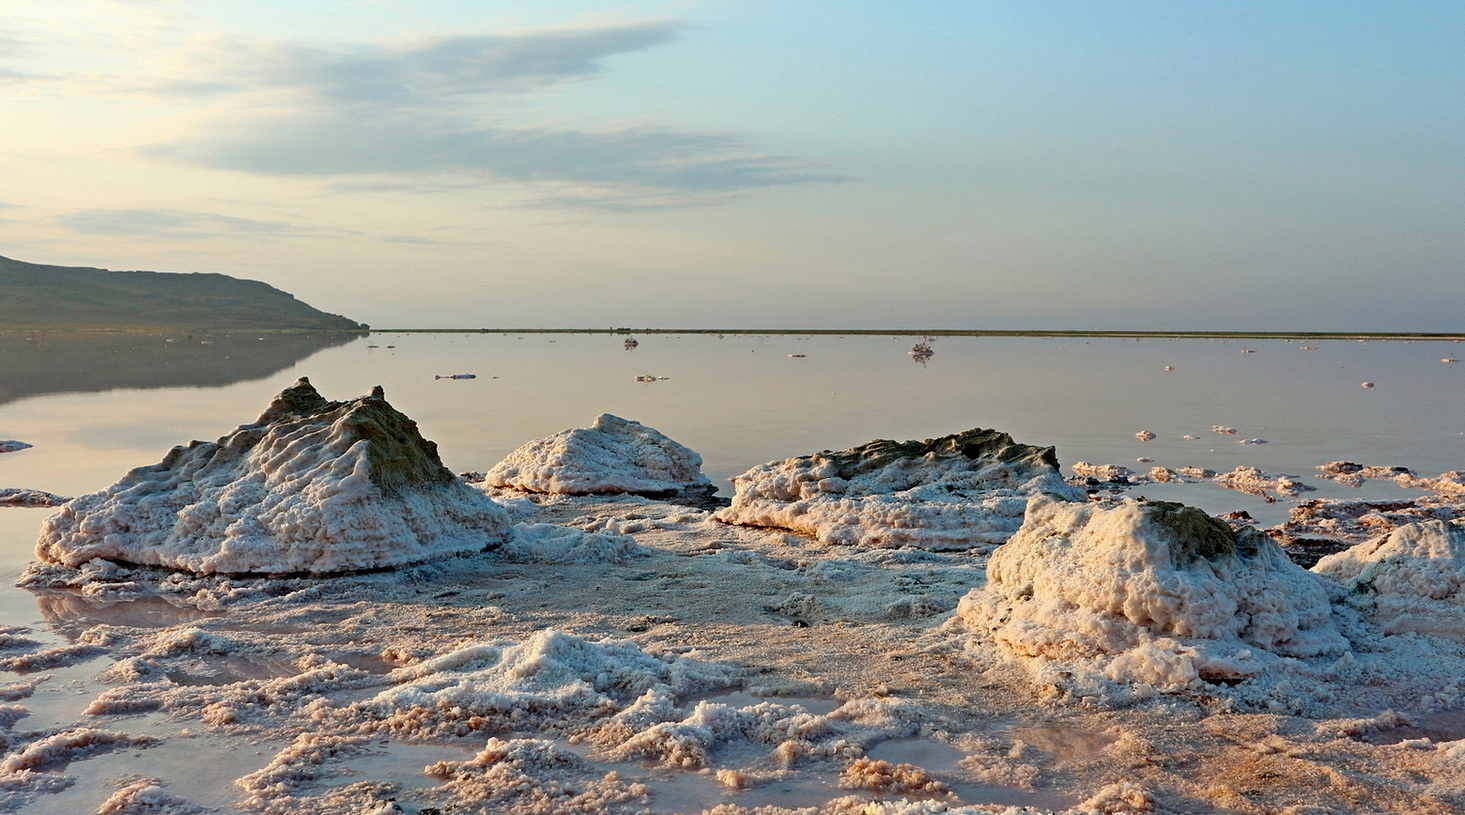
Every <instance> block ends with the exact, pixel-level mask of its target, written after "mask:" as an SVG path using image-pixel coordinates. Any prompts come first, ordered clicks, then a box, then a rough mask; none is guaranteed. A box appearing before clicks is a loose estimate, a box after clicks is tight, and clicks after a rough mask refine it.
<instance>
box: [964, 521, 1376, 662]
mask: <svg viewBox="0 0 1465 815" xmlns="http://www.w3.org/2000/svg"><path fill="white" fill-rule="evenodd" d="M1333 591H1336V590H1335V589H1334V590H1333ZM1329 593H1330V588H1329V585H1328V583H1327V581H1325V580H1322V579H1320V578H1319V577H1318V576H1316V575H1313V574H1311V573H1309V572H1307V571H1304V570H1303V569H1301V568H1299V567H1298V566H1296V565H1294V564H1293V563H1292V562H1291V561H1289V560H1288V559H1287V556H1286V555H1285V554H1284V553H1283V552H1282V550H1281V548H1279V547H1278V546H1277V544H1276V543H1275V542H1273V541H1272V540H1271V539H1270V538H1268V537H1267V536H1266V535H1264V534H1262V533H1260V532H1257V531H1256V530H1252V529H1245V528H1243V529H1240V530H1233V529H1232V528H1231V527H1230V526H1229V525H1227V524H1226V523H1225V522H1224V521H1221V520H1219V519H1216V518H1212V517H1211V516H1209V515H1207V514H1206V513H1204V512H1202V511H1201V510H1199V509H1196V508H1194V507H1187V506H1183V505H1181V504H1175V503H1169V502H1160V501H1154V502H1132V501H1095V502H1089V503H1084V504H1073V503H1064V502H1057V501H1053V500H1051V499H1049V498H1047V497H1044V496H1036V497H1034V498H1033V499H1031V503H1030V505H1029V507H1028V512H1027V519H1026V520H1025V521H1024V523H1023V526H1022V528H1021V529H1020V530H1018V532H1017V533H1016V534H1014V535H1013V536H1012V538H1011V539H1010V540H1008V542H1007V543H1006V544H1005V545H1004V546H1002V547H1001V548H1000V549H998V550H997V551H996V552H994V553H993V554H992V556H991V558H990V560H989V561H988V563H987V583H986V584H985V585H984V586H983V587H981V588H978V589H973V590H972V591H970V592H969V593H968V594H967V595H966V596H965V597H963V598H962V600H961V602H960V604H958V606H957V618H958V619H959V620H960V621H961V622H962V624H963V625H965V626H966V628H968V629H969V630H971V631H973V632H976V633H977V634H978V635H980V636H982V637H986V638H990V639H991V640H993V641H995V642H996V643H997V644H999V645H1001V646H1003V647H1005V648H1006V649H1007V650H1008V651H1010V652H1011V653H1012V654H1013V655H1014V656H1015V657H1017V658H1019V659H1024V660H1031V661H1034V662H1036V663H1039V664H1053V665H1054V668H1055V670H1063V671H1069V672H1070V673H1069V675H1072V674H1073V673H1074V672H1077V673H1080V674H1087V675H1089V676H1096V677H1102V678H1104V679H1108V680H1110V681H1112V682H1120V683H1133V684H1146V685H1151V686H1155V687H1159V688H1162V689H1183V688H1187V687H1193V686H1196V685H1197V684H1198V682H1199V681H1200V680H1217V679H1219V680H1226V679H1237V678H1242V677H1246V676H1250V675H1255V674H1258V673H1261V672H1263V671H1265V670H1267V669H1268V668H1269V667H1273V666H1278V665H1280V664H1281V660H1282V658H1286V657H1314V656H1319V655H1324V654H1335V653H1342V652H1345V651H1346V650H1347V648H1348V643H1347V640H1345V639H1344V638H1343V636H1342V634H1341V633H1340V632H1339V630H1338V627H1337V625H1336V623H1335V621H1334V619H1333V615H1332V607H1331V605H1330V603H1329V599H1330V598H1329ZM1200 598H1205V599H1204V601H1201V600H1200Z"/></svg>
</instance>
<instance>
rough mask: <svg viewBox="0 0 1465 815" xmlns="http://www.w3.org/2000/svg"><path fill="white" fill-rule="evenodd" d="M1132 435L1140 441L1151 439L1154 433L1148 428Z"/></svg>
mask: <svg viewBox="0 0 1465 815" xmlns="http://www.w3.org/2000/svg"><path fill="white" fill-rule="evenodd" d="M1134 437H1135V438H1136V439H1139V440H1140V441H1152V440H1154V438H1155V434H1154V433H1153V432H1151V431H1149V430H1141V431H1139V432H1138V433H1136V434H1134Z"/></svg>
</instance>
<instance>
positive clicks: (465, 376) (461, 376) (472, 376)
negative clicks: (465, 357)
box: [433, 374, 478, 379]
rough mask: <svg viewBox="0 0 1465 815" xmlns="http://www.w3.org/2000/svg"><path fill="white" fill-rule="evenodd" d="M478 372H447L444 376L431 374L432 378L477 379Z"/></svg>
mask: <svg viewBox="0 0 1465 815" xmlns="http://www.w3.org/2000/svg"><path fill="white" fill-rule="evenodd" d="M477 378H478V374H447V375H445V376H433V379H477Z"/></svg>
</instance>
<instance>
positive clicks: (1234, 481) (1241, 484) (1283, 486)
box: [1215, 465, 1313, 498]
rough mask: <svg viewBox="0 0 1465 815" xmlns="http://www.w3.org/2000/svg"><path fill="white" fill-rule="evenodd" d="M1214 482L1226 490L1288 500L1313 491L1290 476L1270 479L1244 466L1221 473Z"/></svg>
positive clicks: (1253, 468)
mask: <svg viewBox="0 0 1465 815" xmlns="http://www.w3.org/2000/svg"><path fill="white" fill-rule="evenodd" d="M1215 481H1216V483H1217V484H1220V485H1221V486H1223V487H1225V488H1227V489H1232V490H1236V491H1237V492H1244V493H1246V494H1247V495H1257V496H1261V497H1267V493H1268V492H1275V493H1277V494H1278V495H1285V496H1287V497H1288V498H1296V497H1297V496H1299V495H1301V494H1302V493H1304V492H1308V491H1311V490H1312V489H1313V488H1312V487H1310V486H1308V485H1307V484H1304V483H1302V482H1301V481H1298V480H1297V479H1295V478H1293V477H1292V476H1289V475H1278V476H1277V477H1276V478H1270V477H1268V476H1267V474H1266V473H1264V472H1262V471H1261V470H1258V469H1257V468H1255V467H1247V466H1245V465H1242V466H1239V467H1237V468H1236V469H1234V470H1232V471H1231V472H1229V473H1221V474H1220V475H1218V476H1216V477H1215Z"/></svg>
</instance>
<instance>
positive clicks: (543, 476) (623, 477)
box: [483, 413, 712, 495]
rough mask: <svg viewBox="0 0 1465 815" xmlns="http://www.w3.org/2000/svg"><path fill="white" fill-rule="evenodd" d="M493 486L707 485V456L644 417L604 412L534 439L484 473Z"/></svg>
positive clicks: (563, 490)
mask: <svg viewBox="0 0 1465 815" xmlns="http://www.w3.org/2000/svg"><path fill="white" fill-rule="evenodd" d="M483 483H484V484H485V485H486V486H489V487H512V488H514V489H520V490H526V491H529V492H544V493H557V494H564V495H599V494H609V493H621V492H627V493H636V494H640V495H665V494H667V493H675V492H681V491H684V490H698V489H707V488H709V487H711V485H712V482H710V481H709V480H708V479H707V476H705V475H703V474H702V457H701V456H700V455H698V454H697V453H695V452H693V451H692V450H690V449H688V448H686V447H684V446H682V445H680V444H678V443H676V442H675V441H672V440H671V439H669V438H667V437H666V436H665V435H663V434H662V433H660V432H659V431H657V430H655V429H654V428H650V427H646V426H645V425H643V424H641V423H640V422H633V421H630V420H628V419H622V418H620V417H619V416H612V415H611V414H609V413H603V414H601V415H600V416H598V417H596V419H595V422H594V423H593V424H591V426H590V427H578V428H572V429H570V430H565V431H563V432H560V433H556V434H554V435H553V436H546V437H544V438H542V439H535V440H534V441H531V442H529V443H528V444H526V445H524V446H523V447H520V448H519V449H517V450H515V451H513V452H512V453H509V455H508V456H507V457H506V458H505V459H504V460H503V461H501V462H499V463H498V464H496V465H494V467H493V469H491V470H489V471H488V472H487V473H485V474H484V481H483Z"/></svg>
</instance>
